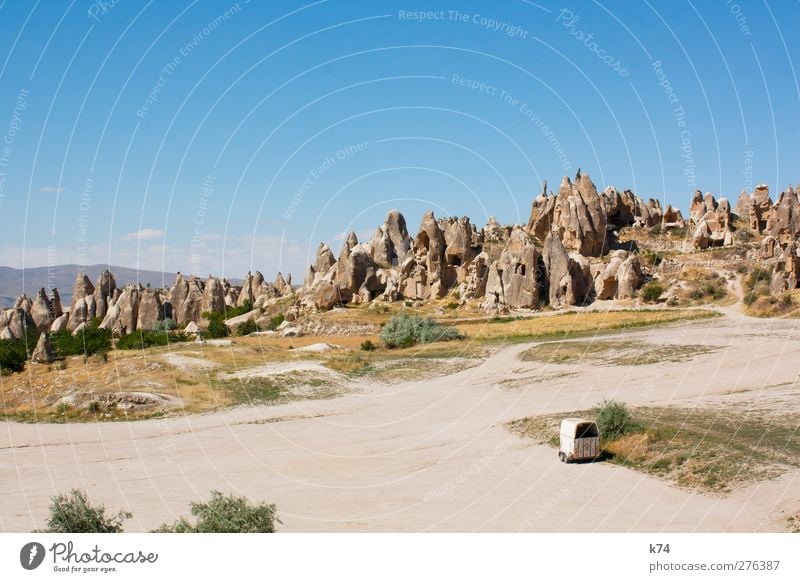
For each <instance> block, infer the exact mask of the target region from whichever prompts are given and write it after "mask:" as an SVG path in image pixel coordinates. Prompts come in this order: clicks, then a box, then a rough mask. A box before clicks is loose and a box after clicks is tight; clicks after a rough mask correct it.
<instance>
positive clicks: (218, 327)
mask: <svg viewBox="0 0 800 582" xmlns="http://www.w3.org/2000/svg"><path fill="white" fill-rule="evenodd" d="M237 309H239V308H237ZM233 311H236V309H232V310H229V311H228V312H229V313H231V312H233ZM238 315H241V313H239V314H238ZM202 316H203V317H204V318H205V319H207V320H208V328H206V335H207V336H208V337H212V338H217V337H228V326H227V325H225V314H224V313H223V312H221V311H220V312H213V313H212V312H211V311H204V312H203V314H202ZM232 317H236V316H235V315H234V316H232Z"/></svg>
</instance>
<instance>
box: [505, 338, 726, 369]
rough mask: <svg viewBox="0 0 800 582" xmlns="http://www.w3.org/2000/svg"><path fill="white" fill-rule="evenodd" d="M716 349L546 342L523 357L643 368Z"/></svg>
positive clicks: (638, 343) (633, 343) (616, 342)
mask: <svg viewBox="0 0 800 582" xmlns="http://www.w3.org/2000/svg"><path fill="white" fill-rule="evenodd" d="M716 349H717V348H715V347H713V346H703V345H676V344H645V343H642V342H641V341H627V340H587V341H566V342H547V343H543V344H538V345H536V346H534V347H532V348H530V349H528V350H525V351H524V352H522V353H521V354H520V359H522V360H523V361H527V362H546V363H548V364H567V363H571V362H577V361H583V362H585V361H591V362H596V363H597V364H599V365H606V366H642V365H649V364H656V363H659V362H685V361H688V360H691V359H693V358H695V357H697V356H699V355H702V354H707V353H710V352H714V351H716Z"/></svg>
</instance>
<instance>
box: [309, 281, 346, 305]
mask: <svg viewBox="0 0 800 582" xmlns="http://www.w3.org/2000/svg"><path fill="white" fill-rule="evenodd" d="M313 298H314V306H315V307H316V308H317V309H321V310H323V311H325V310H328V309H333V308H334V307H335V306H336V305H338V304H339V303H341V295H340V293H339V287H338V286H337V285H335V284H333V283H330V282H328V281H322V282H321V283H320V284H318V285H317V286H316V287H315V288H314V292H313Z"/></svg>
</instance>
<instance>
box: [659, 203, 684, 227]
mask: <svg viewBox="0 0 800 582" xmlns="http://www.w3.org/2000/svg"><path fill="white" fill-rule="evenodd" d="M685 227H686V221H685V220H684V219H683V214H681V211H680V209H678V208H673V207H672V204H667V207H666V208H665V209H664V214H663V215H662V217H661V228H662V229H663V230H670V229H673V228H685Z"/></svg>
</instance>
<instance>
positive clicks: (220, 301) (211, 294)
mask: <svg viewBox="0 0 800 582" xmlns="http://www.w3.org/2000/svg"><path fill="white" fill-rule="evenodd" d="M224 310H225V289H224V288H223V286H222V282H221V281H220V280H219V279H217V278H216V277H212V276H211V275H209V276H208V280H207V281H206V284H205V287H204V289H203V297H202V300H201V302H200V313H201V315H202V314H203V313H205V312H206V311H209V312H220V311H224Z"/></svg>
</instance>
